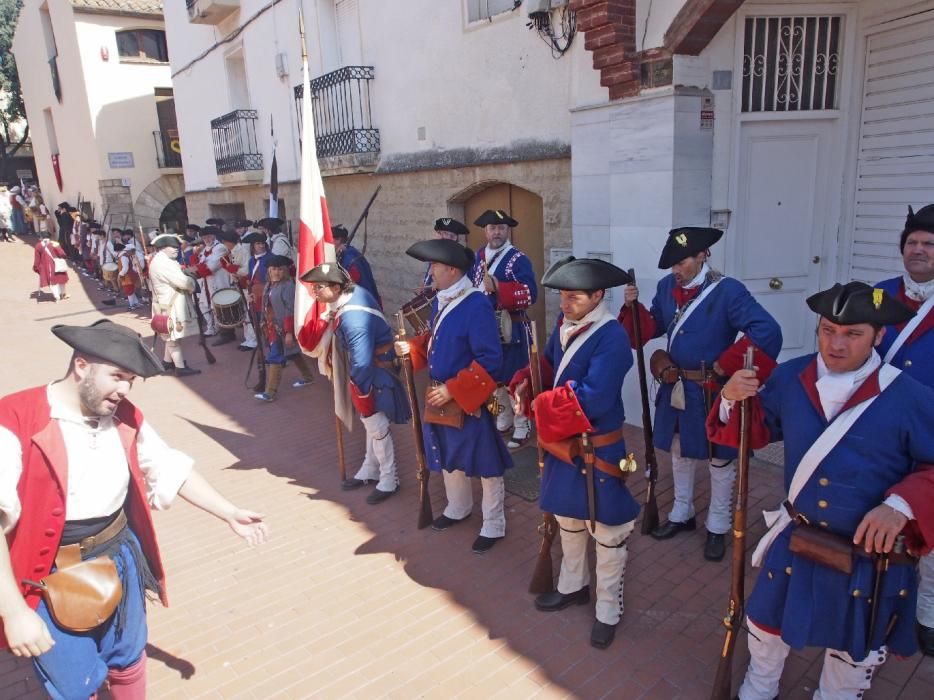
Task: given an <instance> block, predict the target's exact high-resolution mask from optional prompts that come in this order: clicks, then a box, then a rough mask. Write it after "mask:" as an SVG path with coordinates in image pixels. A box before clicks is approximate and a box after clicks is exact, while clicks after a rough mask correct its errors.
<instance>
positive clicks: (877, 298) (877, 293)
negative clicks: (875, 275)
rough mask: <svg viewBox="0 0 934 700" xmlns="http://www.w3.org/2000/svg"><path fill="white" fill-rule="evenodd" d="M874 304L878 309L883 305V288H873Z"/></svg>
mask: <svg viewBox="0 0 934 700" xmlns="http://www.w3.org/2000/svg"><path fill="white" fill-rule="evenodd" d="M872 305H873V306H875V307H876V311H878V310H879V308H880V307H881V306H882V290H881V289H879V288H876V289H873V290H872Z"/></svg>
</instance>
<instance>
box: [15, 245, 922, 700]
mask: <svg viewBox="0 0 934 700" xmlns="http://www.w3.org/2000/svg"><path fill="white" fill-rule="evenodd" d="M0 255H2V256H3V258H4V259H5V261H6V263H7V264H6V266H5V267H6V275H5V276H6V282H5V284H4V286H3V288H2V290H0V299H2V307H0V308H2V309H3V317H4V318H3V337H4V353H3V354H4V360H5V363H4V368H5V371H4V372H3V374H2V378H0V391H2V393H3V394H6V393H9V392H12V391H14V390H17V389H20V388H24V387H27V386H31V385H34V384H38V383H42V382H45V381H48V380H49V379H51V378H54V377H57V376H60V375H61V373H62V372H63V371H64V369H65V366H66V363H67V359H68V356H69V350H68V348H67V347H66V346H65V345H64V344H62V343H60V342H59V341H57V340H55V339H54V338H53V337H52V336H51V334H50V333H49V332H48V328H49V327H50V326H51V325H53V324H55V323H73V324H86V323H90V322H92V321H93V320H95V319H97V318H100V317H101V315H102V313H104V314H106V315H109V316H112V317H113V318H114V319H115V320H119V321H120V322H123V323H127V324H128V325H131V326H133V327H134V328H136V329H138V330H139V331H140V332H141V333H144V334H145V335H146V336H150V335H151V332H150V331H149V330H148V318H147V317H144V316H143V315H139V316H137V315H135V314H133V313H130V312H127V311H125V310H124V311H121V310H120V309H119V307H117V310H116V311H114V310H113V309H107V307H100V308H102V309H106V311H104V312H102V311H99V310H95V308H94V303H93V302H94V300H95V299H98V298H99V297H100V293H99V292H98V291H97V288H96V285H93V284H89V282H88V280H87V279H85V278H81V277H78V276H76V275H75V274H74V273H72V275H71V277H72V281H71V283H70V284H69V289H68V291H69V292H70V294H71V295H72V298H71V299H69V300H66V301H64V302H61V303H59V304H54V303H41V304H37V303H36V301H35V300H33V299H30V293H31V292H32V291H33V290H34V289H35V275H33V274H32V272H31V271H30V269H29V268H30V265H31V260H32V251H31V249H30V248H29V247H27V246H26V245H25V244H23V243H14V244H0ZM79 280H80V283H79ZM81 283H83V288H82V284H81ZM185 343H186V344H185V353H186V356H187V357H188V358H189V359H190V361H191V363H192V364H193V365H194V366H196V367H198V368H200V369H202V370H204V373H203V374H202V375H200V376H197V377H193V378H189V379H187V380H185V381H180V380H177V379H175V378H169V377H158V378H155V379H152V380H149V381H146V382H142V381H139V382H137V386H136V387H134V390H133V394H132V397H131V398H132V399H133V400H134V401H135V402H136V403H137V404H138V405H139V406H140V407H141V408H142V409H143V411H144V413H145V414H146V416H147V418H148V419H149V421H150V422H151V423H152V424H153V425H154V426H155V427H156V429H157V430H158V431H159V432H160V433H161V434H162V436H163V437H164V438H166V439H167V440H168V442H169V443H170V444H172V445H173V446H175V447H178V448H181V449H183V450H185V451H186V452H188V453H189V454H191V455H192V456H194V457H195V459H196V462H197V465H198V468H199V469H200V470H201V471H202V473H204V474H205V475H206V477H207V478H208V479H209V480H210V481H211V482H212V483H213V484H215V485H216V486H218V487H219V488H220V490H221V491H222V492H224V493H225V494H226V495H227V496H229V497H230V498H231V499H232V500H234V501H235V502H237V503H238V504H241V505H243V506H244V507H248V508H252V509H255V510H259V511H262V512H264V513H265V514H266V515H267V516H268V520H269V523H270V524H271V527H272V531H273V536H272V540H271V542H270V543H269V544H267V545H266V546H264V547H262V548H260V549H257V550H250V549H249V548H247V547H246V546H245V545H243V544H242V543H241V542H240V541H239V540H238V539H237V538H236V537H235V536H234V535H232V534H231V533H230V532H229V530H228V529H227V528H226V526H224V525H223V524H221V523H219V522H218V521H216V520H214V519H212V518H210V517H209V516H207V515H205V514H203V513H201V512H200V511H197V510H195V509H194V508H192V507H190V506H189V505H188V504H186V503H182V502H179V503H177V504H176V505H175V506H174V507H173V508H172V509H170V510H169V511H167V512H160V513H157V514H156V516H155V518H156V525H157V528H158V530H159V536H160V542H161V546H162V551H163V553H164V556H165V560H166V566H167V569H168V586H169V596H170V599H171V601H172V607H170V608H168V609H163V608H162V607H160V606H158V605H155V606H152V607H151V610H150V615H149V622H150V630H149V639H150V646H149V658H150V660H149V688H150V696H151V697H152V698H158V699H162V698H225V699H228V698H229V699H234V698H237V699H239V698H244V699H245V698H256V699H260V698H262V699H264V700H265V699H266V698H308V697H321V698H345V697H346V698H375V697H390V698H416V697H427V698H445V699H446V698H455V697H462V698H510V699H513V698H532V697H535V698H552V697H555V698H557V697H575V698H603V697H609V698H627V699H629V698H632V699H633V700H635V699H636V698H646V699H649V698H651V699H658V700H669V699H674V698H706V697H708V695H709V691H710V684H711V681H712V678H713V674H714V669H715V665H716V661H717V657H718V654H719V650H720V645H721V640H722V628H721V624H720V620H721V617H722V616H723V614H724V612H725V609H726V600H727V592H728V587H729V565H728V561H725V562H723V563H722V564H719V565H718V564H711V563H706V562H704V561H703V559H702V556H701V549H702V545H703V537H704V535H703V528H699V529H698V531H697V532H696V533H693V534H691V535H689V536H681V537H678V538H676V539H674V540H672V541H670V542H665V543H656V542H654V541H653V540H651V539H650V538H647V537H641V536H638V535H635V536H634V537H633V539H632V540H631V548H630V552H631V556H630V560H629V570H628V572H627V577H626V592H625V604H626V612H625V615H624V618H623V622H622V624H621V626H620V628H619V630H618V632H617V638H616V641H615V642H614V644H613V646H612V647H611V648H610V649H609V650H606V651H599V650H597V649H593V648H591V646H590V645H589V635H590V626H591V623H592V615H593V613H592V606H590V607H574V608H571V609H568V610H565V611H562V612H559V613H555V614H542V613H539V612H536V611H535V610H534V608H533V606H532V598H531V596H530V595H529V594H528V593H526V587H527V585H528V577H529V575H530V573H531V568H532V564H533V561H534V558H535V554H536V552H537V548H538V537H537V534H536V531H535V528H536V525H537V523H538V520H539V518H540V513H539V511H538V509H537V507H536V505H535V504H534V503H529V502H527V501H524V500H522V499H521V498H519V497H517V496H514V495H512V494H507V496H506V508H507V521H508V535H507V537H506V539H505V540H504V541H503V542H502V543H500V544H499V545H498V546H497V547H496V548H495V549H494V550H493V551H492V552H490V553H489V554H488V555H486V556H484V557H479V556H476V555H474V554H472V553H471V552H470V544H471V542H472V541H473V539H474V537H475V536H476V534H477V531H478V529H479V526H480V518H479V513H475V514H474V515H473V517H472V518H471V520H470V521H469V523H468V524H466V525H464V526H461V527H457V528H454V529H451V530H449V531H447V532H444V533H437V532H433V531H431V530H422V531H419V530H417V529H416V528H415V521H416V495H417V488H416V484H415V478H414V466H413V465H414V458H413V449H412V442H411V439H410V437H411V436H410V431H409V430H408V428H407V427H406V426H398V427H396V428H394V437H395V440H396V453H397V458H398V461H399V465H400V470H401V475H402V478H403V487H402V491H401V493H400V494H399V495H397V496H395V497H393V498H391V499H390V500H388V501H387V502H385V503H383V504H381V505H379V506H375V507H374V506H368V505H366V504H365V503H364V498H365V496H366V493H365V491H360V492H351V493H346V492H342V491H341V490H340V488H339V483H338V476H337V464H336V449H335V442H334V432H333V431H334V421H333V414H332V412H331V395H330V390H329V388H328V386H327V383H326V382H325V381H324V380H323V379H319V380H317V381H316V383H315V384H314V385H313V386H312V387H310V388H307V389H303V390H294V389H291V388H290V386H289V385H290V383H291V381H292V379H294V377H295V376H296V373H295V370H294V369H292V368H289V369H287V370H286V377H285V381H284V382H283V386H284V388H283V389H282V391H281V393H280V400H279V401H277V402H276V403H274V404H269V405H264V404H259V403H258V402H256V401H255V400H254V399H253V398H252V397H251V392H249V391H248V390H247V389H245V388H244V386H243V383H244V373H245V371H246V365H247V360H248V356H247V355H246V354H243V353H239V352H237V350H236V345H227V346H224V347H222V348H218V349H216V350H215V352H216V355H217V357H218V363H217V364H216V365H214V366H210V367H209V366H208V365H207V364H206V363H205V362H204V358H203V356H202V355H201V352H200V349H199V348H198V347H197V345H196V344H195V342H194V340H193V339H191V340H187V341H185ZM160 351H161V349H160ZM629 381H635V377H634V376H632V377H630V378H629ZM362 437H363V431H362V429H361V426H359V425H358V426H357V427H355V429H354V431H353V433H352V434H350V435H348V436H346V437H345V442H346V447H347V456H348V470H349V471H351V473H352V470H354V469H355V468H356V465H357V464H359V461H360V459H361V458H362V453H363V446H362ZM627 439H629V440H630V442H631V446H632V449H633V450H634V451H635V452H636V454H637V455H641V432H637V431H636V430H634V429H632V428H630V429H628V433H627ZM669 474H670V470H669V466H668V464H667V463H664V464H663V466H662V479H661V480H660V483H659V486H660V493H659V496H660V501H659V505H660V508H661V509H662V512H663V514H664V513H665V512H667V508H668V505H669V503H670V501H671V481H670V477H669ZM699 476H700V477H701V478H700V479H699V480H698V495H699V501H698V507H699V508H701V507H702V506H703V507H704V508H705V506H706V500H707V489H706V483H705V482H706V481H707V479H706V472H703V473H699ZM752 479H753V487H752V489H751V494H750V512H751V513H752V514H753V525H752V537H751V538H750V542H751V543H755V541H756V540H757V539H758V535H759V534H761V532H762V531H763V530H764V526H763V522H762V518H761V515H760V511H761V510H762V508H764V507H772V506H773V505H774V504H775V503H776V502H777V500H778V498H779V493H780V476H779V473H778V471H777V470H776V469H775V468H773V467H769V466H767V465H764V464H757V465H756V466H755V469H754V471H753V477H752ZM631 485H632V486H633V488H634V491H635V492H636V496H637V498H640V499H641V495H642V491H643V484H642V483H641V480H640V479H634V480H633V481H632V484H631ZM431 492H432V502H433V507H434V512H435V515H438V514H439V513H440V510H441V507H442V504H443V497H442V490H441V483H440V479H438V478H432V488H431ZM477 506H478V509H479V493H478V494H477ZM705 514H706V511H705V509H704V510H701V511H699V512H698V520H699V521H701V520H702V518H703V517H704V515H705ZM559 549H560V547H559V546H557V544H556V547H555V550H556V552H555V554H556V555H557V554H558V550H559ZM728 559H729V557H727V560H728ZM556 561H557V560H556ZM752 575H753V574H752V573H750V575H749V577H748V578H747V580H748V581H749V582H750V583H749V585H750V586H751V582H752V580H753V579H752ZM744 645H745V636H743V637H741V639H740V646H739V649H740V651H739V653H738V658H737V665H736V670H737V675H738V674H739V673H740V672H741V670H742V668H743V666H744V664H745V660H746V658H745V653H744V652H743V651H742V649H743V647H744ZM819 664H820V659H819V658H818V655H817V654H816V653H815V652H808V653H793V654H792V656H791V657H790V659H789V662H788V665H787V667H786V671H785V676H784V684H783V695H782V697H788V698H795V699H796V700H797V699H803V698H805V697H810V694H811V692H813V689H814V688H815V686H816V679H817V677H818V674H819ZM40 697H43V694H42V692H41V690H40V689H39V687H38V685H37V682H36V680H35V678H34V676H33V675H32V672H31V667H30V666H29V665H28V664H25V663H22V662H20V661H18V660H17V659H15V658H13V657H12V656H10V655H8V654H2V655H0V698H40ZM866 697H867V698H869V699H870V700H882V699H891V698H906V699H910V700H916V699H922V698H932V697H934V659H925V660H924V661H922V660H921V657H919V656H915V657H913V658H910V659H907V660H894V659H893V660H891V661H890V662H889V663H888V664H887V665H886V666H885V668H884V669H883V670H882V672H881V674H880V675H879V677H878V678H877V679H876V681H875V685H874V688H873V690H872V692H870V693H868V694H867V695H866Z"/></svg>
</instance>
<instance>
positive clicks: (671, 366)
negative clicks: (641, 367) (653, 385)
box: [649, 348, 678, 384]
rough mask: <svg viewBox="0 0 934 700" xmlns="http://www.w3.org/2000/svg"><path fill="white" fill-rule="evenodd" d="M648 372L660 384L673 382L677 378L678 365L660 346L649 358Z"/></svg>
mask: <svg viewBox="0 0 934 700" xmlns="http://www.w3.org/2000/svg"><path fill="white" fill-rule="evenodd" d="M649 372H651V374H652V376H653V377H655V379H657V380H658V381H660V382H661V383H662V384H674V383H675V381H677V379H678V365H676V364H675V361H674V360H673V359H672V358H671V355H669V354H668V353H667V352H666V351H665V350H662V349H661V348H659V349H658V350H656V351H655V352H653V353H652V357H650V358H649Z"/></svg>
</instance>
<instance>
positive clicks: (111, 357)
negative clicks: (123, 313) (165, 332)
mask: <svg viewBox="0 0 934 700" xmlns="http://www.w3.org/2000/svg"><path fill="white" fill-rule="evenodd" d="M52 333H54V334H55V336H56V337H57V338H59V339H60V340H62V341H63V342H64V343H65V344H67V345H69V346H71V347H72V348H74V349H75V350H77V351H78V352H79V353H85V354H87V355H89V356H90V357H91V358H98V359H101V360H103V361H104V362H108V363H110V364H112V365H116V366H117V367H119V368H121V369H123V370H126V371H127V372H132V373H133V374H135V375H137V376H139V377H143V378H144V379H145V378H147V377H154V376H156V375H157V374H162V373H163V372H164V368H163V366H162V362H161V361H160V360H159V358H158V357H156V356H155V355H154V354H153V353H152V351H151V350H150V349H149V348H148V347H146V345H145V344H144V343H143V339H142V338H141V337H140V335H139V334H138V333H136V332H134V331H132V330H130V329H129V328H127V327H126V326H121V325H118V324H116V323H114V322H113V321H108V320H107V319H101V320H100V321H97V322H95V323H92V324H91V325H90V326H66V325H62V324H59V325H56V326H52Z"/></svg>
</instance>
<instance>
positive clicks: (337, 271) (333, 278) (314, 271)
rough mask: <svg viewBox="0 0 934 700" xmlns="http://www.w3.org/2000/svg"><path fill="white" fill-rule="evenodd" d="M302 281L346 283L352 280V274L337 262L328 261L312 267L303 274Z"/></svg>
mask: <svg viewBox="0 0 934 700" xmlns="http://www.w3.org/2000/svg"><path fill="white" fill-rule="evenodd" d="M302 282H318V283H324V284H340V285H344V284H347V283H348V282H350V275H349V274H348V273H347V270H345V269H344V268H342V267H341V266H340V265H338V264H337V263H333V262H326V263H321V264H320V265H317V266H316V267H313V268H311V269H310V270H309V271H308V272H306V273H305V274H304V275H302Z"/></svg>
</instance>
